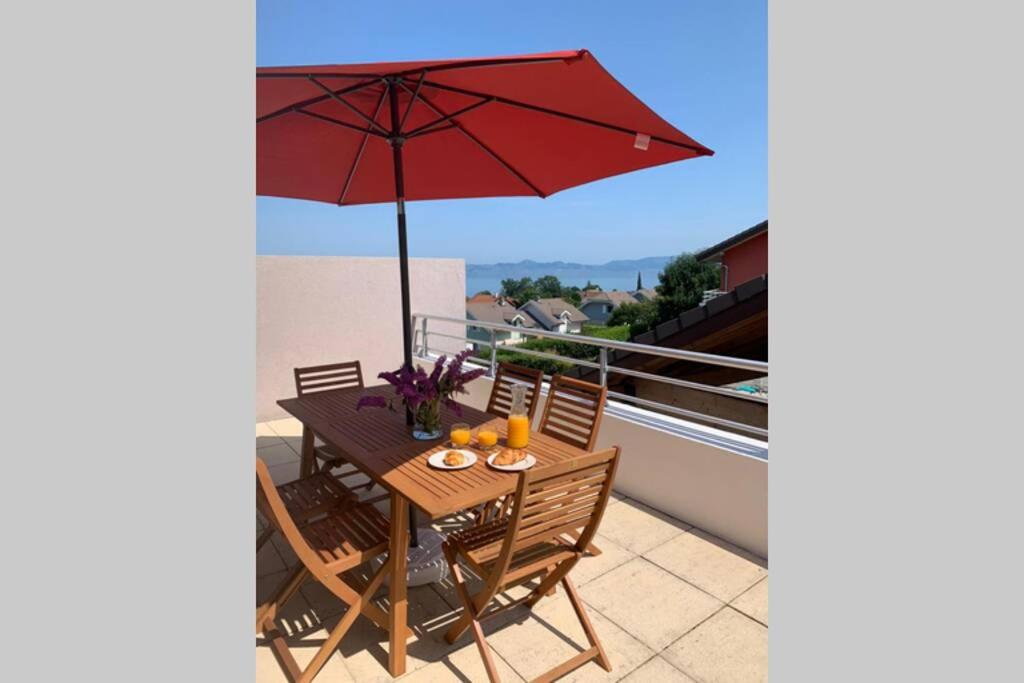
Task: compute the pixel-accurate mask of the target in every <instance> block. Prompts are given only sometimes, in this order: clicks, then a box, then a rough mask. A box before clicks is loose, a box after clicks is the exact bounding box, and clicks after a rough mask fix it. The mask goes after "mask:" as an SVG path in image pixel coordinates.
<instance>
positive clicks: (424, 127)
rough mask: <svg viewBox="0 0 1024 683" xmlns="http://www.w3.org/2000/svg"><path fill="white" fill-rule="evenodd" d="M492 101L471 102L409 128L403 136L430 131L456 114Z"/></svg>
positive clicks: (460, 114) (410, 136)
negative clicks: (417, 126) (416, 126)
mask: <svg viewBox="0 0 1024 683" xmlns="http://www.w3.org/2000/svg"><path fill="white" fill-rule="evenodd" d="M493 101H494V100H480V101H479V102H474V103H473V104H470V105H467V106H465V107H463V108H462V109H459V110H458V111H454V112H452V113H451V114H448V115H447V116H442V117H441V118H439V119H435V120H433V121H431V122H430V123H425V124H423V125H422V126H420V127H419V128H413V129H412V130H410V131H409V132H408V133H406V134H405V137H406V138H413V137H416V136H417V135H420V134H422V133H423V131H427V132H428V133H429V132H431V131H430V130H428V129H430V128H433V127H434V126H436V125H437V124H439V123H444V122H445V121H450V120H452V119H454V118H455V117H456V116H462V115H463V114H465V113H466V112H470V111H473V110H474V109H476V108H477V107H482V106H484V105H485V104H489V103H491V102H493Z"/></svg>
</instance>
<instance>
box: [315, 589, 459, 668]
mask: <svg viewBox="0 0 1024 683" xmlns="http://www.w3.org/2000/svg"><path fill="white" fill-rule="evenodd" d="M385 595H386V594H385ZM377 604H378V605H379V606H380V608H381V609H383V610H384V611H385V612H387V611H388V610H389V605H388V603H387V600H386V599H379V600H377ZM337 619H338V617H337V616H336V617H332V618H330V619H328V620H327V625H328V627H330V626H332V625H333V624H334V623H336V622H337ZM454 619H455V613H454V611H453V610H452V608H451V607H450V606H449V605H448V603H446V602H445V601H444V600H443V599H442V598H441V596H440V595H438V594H437V593H436V592H434V591H433V590H432V589H431V588H430V587H429V586H420V587H417V588H411V589H409V605H408V624H409V628H410V629H412V631H413V633H414V634H415V637H414V638H412V639H410V640H409V642H408V645H407V646H406V651H407V660H406V672H407V673H411V672H413V671H417V670H419V669H421V668H423V667H425V666H428V665H429V664H431V663H434V662H440V661H442V660H443V659H444V658H445V657H446V656H448V655H449V654H451V653H453V652H455V651H456V650H457V649H460V648H461V647H463V646H464V645H465V643H460V644H458V646H454V645H448V643H446V642H445V641H444V632H445V630H447V628H448V626H450V625H451V623H452V621H454ZM340 651H341V654H342V657H343V658H344V660H345V666H346V667H347V668H348V670H349V673H351V674H352V676H353V677H355V679H356V680H358V681H360V683H366V682H374V681H380V682H381V683H384V682H387V683H390V681H391V680H392V678H391V676H390V674H388V671H387V661H388V635H387V633H385V632H384V631H383V630H382V629H380V628H377V626H376V625H375V624H373V622H371V621H370V620H369V619H366V618H362V617H360V618H359V619H357V620H356V622H355V624H353V626H352V630H351V631H349V633H348V634H346V636H345V638H344V639H343V640H342V641H341V647H340Z"/></svg>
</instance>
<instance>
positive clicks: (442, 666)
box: [401, 640, 523, 683]
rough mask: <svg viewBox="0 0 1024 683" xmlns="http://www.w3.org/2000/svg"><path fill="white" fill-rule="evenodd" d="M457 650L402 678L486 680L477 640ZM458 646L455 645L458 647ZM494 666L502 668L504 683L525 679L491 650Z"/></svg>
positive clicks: (414, 682) (441, 682)
mask: <svg viewBox="0 0 1024 683" xmlns="http://www.w3.org/2000/svg"><path fill="white" fill-rule="evenodd" d="M459 643H460V644H462V647H460V648H459V649H457V650H454V651H453V652H451V653H450V654H447V655H445V656H444V657H442V658H441V659H440V660H439V661H436V662H431V663H430V664H427V665H426V666H425V667H423V668H422V669H417V670H416V671H414V672H412V673H411V674H407V675H406V676H403V677H402V679H401V680H402V681H403V683H405V682H406V681H408V682H409V683H466V681H486V680H487V669H485V668H484V662H483V659H481V657H480V651H479V650H478V649H477V647H476V641H471V642H468V643H463V641H461V640H460V641H459ZM454 647H455V646H453V648H454ZM491 658H492V659H493V660H494V666H495V667H496V668H497V669H498V677H499V678H500V679H501V680H502V683H519V682H520V681H522V680H523V679H522V677H520V676H519V674H517V673H516V672H515V670H514V669H512V667H510V666H509V665H508V663H507V662H506V661H505V660H504V659H502V658H501V655H499V654H498V653H497V652H494V651H493V650H492V651H491Z"/></svg>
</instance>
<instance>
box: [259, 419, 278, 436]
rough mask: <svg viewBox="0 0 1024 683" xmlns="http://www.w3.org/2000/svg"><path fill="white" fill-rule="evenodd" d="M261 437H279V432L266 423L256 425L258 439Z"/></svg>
mask: <svg viewBox="0 0 1024 683" xmlns="http://www.w3.org/2000/svg"><path fill="white" fill-rule="evenodd" d="M261 436H277V432H275V431H274V430H273V429H271V428H270V425H269V424H267V423H266V422H257V423H256V438H257V439H258V438H259V437H261Z"/></svg>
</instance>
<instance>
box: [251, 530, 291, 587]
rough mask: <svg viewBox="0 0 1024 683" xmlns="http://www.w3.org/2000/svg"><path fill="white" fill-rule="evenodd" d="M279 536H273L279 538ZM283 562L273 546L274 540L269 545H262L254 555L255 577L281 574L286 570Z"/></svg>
mask: <svg viewBox="0 0 1024 683" xmlns="http://www.w3.org/2000/svg"><path fill="white" fill-rule="evenodd" d="M279 535H280V534H275V536H279ZM287 568H288V567H287V566H286V565H285V563H284V560H282V559H281V555H280V553H278V552H277V548H276V547H275V546H274V540H273V539H272V540H271V542H270V543H264V544H263V547H262V548H260V551H259V552H258V553H256V577H257V578H259V577H262V576H267V575H268V574H273V573H275V572H281V571H284V570H285V569H287Z"/></svg>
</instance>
